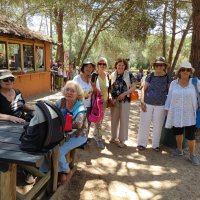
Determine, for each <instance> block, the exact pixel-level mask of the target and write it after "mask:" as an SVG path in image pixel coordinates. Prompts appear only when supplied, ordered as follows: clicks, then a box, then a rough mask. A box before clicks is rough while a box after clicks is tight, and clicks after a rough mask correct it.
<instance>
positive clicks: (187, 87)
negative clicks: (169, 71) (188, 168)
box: [165, 61, 200, 165]
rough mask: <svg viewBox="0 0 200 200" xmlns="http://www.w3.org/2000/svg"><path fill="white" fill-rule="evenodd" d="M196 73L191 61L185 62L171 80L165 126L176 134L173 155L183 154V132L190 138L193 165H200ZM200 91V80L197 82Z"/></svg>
mask: <svg viewBox="0 0 200 200" xmlns="http://www.w3.org/2000/svg"><path fill="white" fill-rule="evenodd" d="M193 73H194V68H192V66H191V63H190V62H188V61H186V62H183V63H182V64H181V65H180V67H179V69H178V72H177V76H178V78H177V79H176V80H174V81H172V82H171V84H170V88H169V94H168V97H167V100H166V103H165V109H166V110H167V111H168V114H167V120H166V124H165V127H166V128H172V130H173V133H174V135H175V136H176V142H177V149H175V150H174V151H173V152H172V154H171V155H172V156H173V157H176V156H182V155H183V149H182V143H183V132H185V137H186V139H187V140H188V147H189V153H190V157H189V159H190V160H191V161H192V164H193V165H199V164H200V163H199V159H198V158H197V156H196V154H195V129H196V128H195V124H196V109H197V95H196V91H195V87H194V85H193V84H192V79H191V78H190V77H191V75H192V74H193ZM197 88H198V90H199V91H200V82H199V81H198V82H197Z"/></svg>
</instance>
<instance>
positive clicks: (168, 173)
mask: <svg viewBox="0 0 200 200" xmlns="http://www.w3.org/2000/svg"><path fill="white" fill-rule="evenodd" d="M53 98H54V99H56V98H59V95H57V96H54V97H53ZM138 125H139V103H137V102H136V103H133V104H132V105H131V114H130V122H129V141H127V147H126V148H123V149H121V148H119V147H117V146H115V145H114V144H109V142H108V141H109V139H110V112H109V110H107V112H106V116H105V120H104V124H103V126H104V136H103V138H104V140H105V144H106V148H105V149H104V150H99V149H97V147H96V144H95V143H94V142H91V143H90V144H89V145H88V147H87V149H85V150H80V151H79V163H78V170H77V171H76V172H75V174H74V175H73V177H72V179H71V182H70V184H69V185H68V186H66V185H65V186H63V187H62V188H59V192H58V193H56V194H55V195H54V196H53V198H52V199H57V200H67V199H70V200H79V199H80V200H140V199H141V200H150V199H151V200H197V199H200V184H199V180H200V173H199V171H200V167H194V166H192V165H191V163H190V162H189V161H188V160H187V159H186V157H185V156H184V157H183V158H171V157H170V152H171V149H170V148H167V147H164V146H163V147H162V152H159V153H158V152H155V151H153V150H152V149H151V146H150V145H149V146H148V148H147V150H145V151H142V152H137V150H136V138H137V130H138ZM91 134H92V130H91ZM150 143H151V141H150ZM197 151H198V155H199V153H200V151H199V143H198V147H197Z"/></svg>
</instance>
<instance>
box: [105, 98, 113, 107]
mask: <svg viewBox="0 0 200 200" xmlns="http://www.w3.org/2000/svg"><path fill="white" fill-rule="evenodd" d="M114 106H115V104H114V102H113V100H112V98H109V97H108V99H107V103H106V108H112V107H114Z"/></svg>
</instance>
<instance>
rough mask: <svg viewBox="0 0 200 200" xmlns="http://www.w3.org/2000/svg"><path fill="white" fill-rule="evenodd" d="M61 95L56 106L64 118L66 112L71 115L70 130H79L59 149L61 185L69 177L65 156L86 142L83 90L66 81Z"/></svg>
mask: <svg viewBox="0 0 200 200" xmlns="http://www.w3.org/2000/svg"><path fill="white" fill-rule="evenodd" d="M63 95H64V98H63V99H61V100H60V101H59V102H58V103H57V106H58V107H59V108H60V109H61V111H62V113H63V115H64V116H66V114H67V112H70V113H71V114H72V128H74V129H80V131H79V133H77V135H75V136H74V137H71V138H70V139H69V140H68V141H67V142H65V143H64V144H63V145H61V146H60V148H59V163H58V172H60V182H61V184H63V183H65V182H66V181H67V180H68V177H69V176H70V175H71V171H70V168H69V163H68V162H67V160H66V157H65V155H66V154H67V153H68V152H69V151H71V150H72V149H75V148H76V147H78V146H80V145H82V144H84V143H85V142H86V141H87V120H85V118H86V108H85V106H84V105H83V102H82V101H83V90H82V89H81V87H80V86H79V85H78V84H77V83H76V82H74V81H68V82H67V83H66V85H65V86H64V88H63Z"/></svg>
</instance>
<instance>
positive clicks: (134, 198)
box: [108, 181, 139, 200]
mask: <svg viewBox="0 0 200 200" xmlns="http://www.w3.org/2000/svg"><path fill="white" fill-rule="evenodd" d="M108 191H109V194H110V196H112V199H113V200H117V199H120V200H122V199H123V200H139V198H138V195H137V193H136V192H135V191H134V187H133V186H131V185H127V184H125V183H121V182H118V181H112V182H111V183H110V185H109V187H108Z"/></svg>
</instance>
